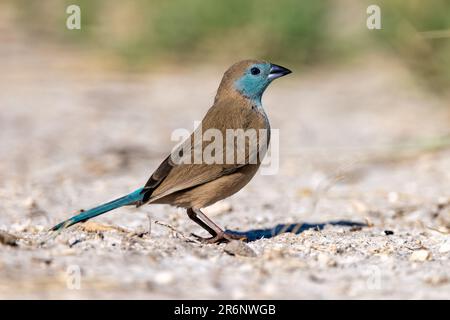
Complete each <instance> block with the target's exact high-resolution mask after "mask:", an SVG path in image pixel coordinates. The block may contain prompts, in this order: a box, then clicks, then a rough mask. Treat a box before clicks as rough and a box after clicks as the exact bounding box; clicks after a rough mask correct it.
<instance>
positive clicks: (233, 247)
mask: <svg viewBox="0 0 450 320" xmlns="http://www.w3.org/2000/svg"><path fill="white" fill-rule="evenodd" d="M224 251H225V252H226V253H228V254H230V255H232V256H234V255H236V256H243V257H256V253H255V251H253V249H252V248H250V247H249V246H248V245H247V244H246V243H245V242H242V241H239V240H232V241H230V242H228V243H227V244H226V246H225V248H224Z"/></svg>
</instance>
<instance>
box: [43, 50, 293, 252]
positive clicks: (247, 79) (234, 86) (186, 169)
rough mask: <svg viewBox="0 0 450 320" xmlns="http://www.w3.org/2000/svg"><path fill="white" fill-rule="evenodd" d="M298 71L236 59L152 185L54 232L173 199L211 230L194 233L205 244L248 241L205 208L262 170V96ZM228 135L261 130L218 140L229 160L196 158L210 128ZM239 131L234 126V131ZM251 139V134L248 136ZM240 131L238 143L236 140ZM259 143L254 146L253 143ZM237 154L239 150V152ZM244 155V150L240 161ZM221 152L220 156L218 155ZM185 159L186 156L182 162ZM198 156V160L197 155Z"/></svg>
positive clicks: (266, 138) (266, 134)
mask: <svg viewBox="0 0 450 320" xmlns="http://www.w3.org/2000/svg"><path fill="white" fill-rule="evenodd" d="M291 72H292V71H291V70H289V69H287V68H285V67H282V66H280V65H277V64H273V63H270V62H267V61H265V60H255V59H252V60H243V61H240V62H237V63H235V64H233V65H232V66H231V67H230V68H229V69H228V70H227V71H226V72H225V73H224V75H223V77H222V81H221V82H220V84H219V87H218V89H217V93H216V96H215V98H214V103H213V105H212V107H210V109H209V110H208V111H207V113H206V115H205V116H204V118H203V120H202V121H201V123H200V125H199V126H198V127H197V128H196V129H194V131H193V133H192V134H191V135H190V137H188V138H186V139H185V141H184V142H182V143H181V144H180V146H178V147H177V148H174V149H173V150H172V152H171V153H169V155H168V156H167V157H166V158H165V159H164V161H162V163H161V164H160V165H159V167H158V168H157V169H156V170H155V171H154V172H153V174H152V175H151V176H150V178H149V179H148V181H147V182H146V184H145V185H144V186H143V187H141V188H139V189H137V190H135V191H133V192H131V193H130V194H127V195H125V196H123V197H120V198H118V199H115V200H113V201H110V202H107V203H104V204H102V205H99V206H97V207H94V208H92V209H90V210H86V211H81V212H79V214H77V215H75V216H73V217H71V218H69V219H67V220H65V221H63V222H61V223H59V224H57V225H55V226H54V227H52V228H51V229H50V231H54V232H61V231H62V230H63V229H66V228H68V227H70V226H72V225H75V224H77V223H80V222H85V221H87V220H89V219H91V218H94V217H96V216H99V215H101V214H104V213H106V212H109V211H111V210H114V209H117V208H119V207H123V206H130V205H134V206H136V207H140V206H142V205H144V204H169V205H172V206H176V207H181V208H184V209H186V213H187V215H188V217H189V218H190V219H191V220H192V221H194V222H195V223H197V224H198V225H199V226H200V227H202V228H203V229H205V230H206V231H207V232H208V233H209V234H210V237H200V236H198V235H195V234H193V235H194V236H196V238H198V240H199V241H201V242H204V243H222V242H229V241H232V240H236V239H238V240H245V237H244V238H243V237H242V236H241V235H239V236H237V235H235V234H233V233H232V232H228V231H224V229H222V228H221V227H220V226H219V225H217V224H216V223H215V222H214V221H212V220H211V219H210V218H209V217H207V216H206V215H205V214H204V213H203V212H202V209H203V208H206V207H208V206H210V205H212V204H214V203H216V202H217V201H219V200H222V199H225V198H227V197H229V196H231V195H233V194H235V193H236V192H238V191H239V190H241V189H242V188H243V187H244V186H245V185H247V183H248V182H249V181H250V180H251V179H252V178H253V176H254V175H255V173H256V172H257V170H258V168H259V166H260V164H261V161H262V159H263V158H264V156H265V153H266V151H267V148H264V147H267V144H268V143H269V142H270V124H269V119H268V117H267V114H266V113H265V111H264V108H263V106H262V102H261V99H262V95H263V93H264V91H265V90H266V88H267V87H268V86H269V84H270V83H271V82H272V81H273V80H275V79H278V78H280V77H283V76H285V75H287V74H290V73H291ZM211 130H212V132H215V133H218V134H221V135H222V136H226V134H227V132H229V130H231V132H246V131H252V130H253V132H255V134H253V135H249V137H248V139H246V140H244V142H245V143H241V144H239V143H232V144H230V142H229V141H225V140H226V139H225V140H224V141H223V142H220V140H218V141H215V142H217V144H216V147H217V148H216V149H217V150H215V151H214V152H211V154H214V155H213V158H214V159H216V160H217V159H219V160H223V158H221V156H220V154H225V155H226V156H228V155H229V154H232V157H230V158H227V159H226V160H227V161H215V162H214V161H212V162H211V161H195V159H196V158H195V156H196V152H197V154H198V152H200V156H201V153H202V152H204V151H206V149H207V148H208V143H207V142H208V141H205V140H206V139H198V137H199V134H200V137H201V138H202V137H203V138H204V136H201V135H202V134H206V132H208V131H209V132H211ZM233 130H234V131H233ZM244 138H245V137H244ZM237 139H239V137H238V136H234V137H233V139H231V140H232V142H236V140H237ZM252 145H253V146H256V147H253V148H252V147H251V146H252ZM235 154H236V155H237V156H236V157H235ZM239 155H243V156H242V157H241V158H240V161H238V160H237V159H236V158H239ZM216 156H217V157H216ZM180 159H182V160H183V161H180ZM197 160H198V159H197Z"/></svg>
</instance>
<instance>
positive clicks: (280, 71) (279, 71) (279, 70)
mask: <svg viewBox="0 0 450 320" xmlns="http://www.w3.org/2000/svg"><path fill="white" fill-rule="evenodd" d="M289 73H292V71H291V70H289V69H287V68H285V67H282V66H279V65H277V64H271V67H270V72H269V79H270V80H274V79H277V78H280V77H283V76H285V75H287V74H289Z"/></svg>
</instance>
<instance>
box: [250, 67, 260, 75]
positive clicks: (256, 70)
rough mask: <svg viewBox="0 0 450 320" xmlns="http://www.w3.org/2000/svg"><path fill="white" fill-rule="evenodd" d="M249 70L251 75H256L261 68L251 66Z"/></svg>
mask: <svg viewBox="0 0 450 320" xmlns="http://www.w3.org/2000/svg"><path fill="white" fill-rule="evenodd" d="M250 72H251V73H252V75H254V76H256V75H257V74H259V73H260V72H261V70H259V69H258V68H257V67H253V68H251V69H250Z"/></svg>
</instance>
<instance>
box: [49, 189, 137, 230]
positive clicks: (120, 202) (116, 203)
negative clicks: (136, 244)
mask: <svg viewBox="0 0 450 320" xmlns="http://www.w3.org/2000/svg"><path fill="white" fill-rule="evenodd" d="M142 190H143V188H139V189H137V190H136V191H133V192H132V193H130V194H127V195H126V196H123V197H121V198H118V199H116V200H113V201H110V202H107V203H104V204H102V205H99V206H98V207H95V208H92V209H90V210H87V211H84V212H82V213H80V214H78V215H76V216H73V217H72V218H70V219H67V220H65V221H63V222H61V223H59V224H57V225H56V226H54V227H53V228H51V229H50V230H51V231H59V230H62V229H65V228H68V227H70V226H72V225H74V224H77V223H79V222H84V221H87V220H89V219H91V218H93V217H96V216H99V215H101V214H103V213H106V212H108V211H111V210H114V209H117V208H120V207H123V206H126V205H129V204H134V203H136V202H138V201H142V200H143V198H144V193H143V192H142Z"/></svg>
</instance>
